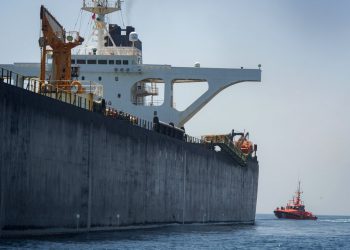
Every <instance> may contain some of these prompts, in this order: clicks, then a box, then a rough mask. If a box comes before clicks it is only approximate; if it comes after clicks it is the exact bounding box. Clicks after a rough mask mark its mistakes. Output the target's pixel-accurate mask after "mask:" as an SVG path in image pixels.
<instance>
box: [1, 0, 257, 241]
mask: <svg viewBox="0 0 350 250" xmlns="http://www.w3.org/2000/svg"><path fill="white" fill-rule="evenodd" d="M121 7H122V6H121V1H119V0H118V1H107V0H91V1H83V7H82V10H84V11H85V12H89V13H90V15H91V20H92V24H93V28H92V35H91V38H88V39H86V40H85V42H84V38H82V37H81V36H80V35H79V33H78V32H66V31H65V29H64V28H63V27H62V25H61V24H60V23H59V22H58V21H57V19H56V18H55V17H54V16H53V15H52V14H51V13H50V12H49V11H48V10H47V9H46V8H45V7H44V6H42V7H41V10H40V20H41V30H42V35H41V37H40V39H39V46H40V48H41V63H14V64H7V65H5V64H3V65H0V74H1V75H0V141H1V144H0V174H1V175H0V237H10V236H14V235H15V236H24V235H43V234H56V233H74V232H85V231H98V230H120V229H124V228H128V229H129V228H133V227H148V226H155V225H164V224H187V223H248V224H252V223H254V220H255V211H256V201H257V189H258V174H259V164H258V160H257V155H256V151H257V146H256V145H254V144H253V143H252V142H251V141H249V138H248V133H237V132H236V131H234V130H232V131H231V132H230V133H228V134H224V135H206V136H202V137H201V138H194V137H191V136H190V135H188V134H186V132H185V128H184V127H185V124H186V122H188V121H189V120H190V119H191V118H192V117H193V116H194V115H195V114H196V113H197V112H198V111H199V110H200V109H201V108H203V107H204V106H205V105H206V104H207V103H208V102H209V101H210V100H211V99H212V98H214V97H215V96H216V95H217V94H218V93H219V92H220V91H222V90H224V89H225V88H227V87H229V86H232V85H234V84H236V83H240V82H245V81H256V82H259V81H260V80H261V70H260V66H259V68H257V69H243V68H239V69H222V68H202V67H200V65H199V64H198V63H196V65H195V66H194V67H172V66H170V65H149V64H143V58H142V42H141V40H140V39H139V37H138V34H137V33H136V32H135V28H134V27H132V26H127V27H121V26H119V25H117V24H109V23H107V21H106V20H107V18H106V17H107V16H108V15H111V14H113V13H115V12H118V11H121ZM73 48H76V53H74V54H72V53H71V50H72V49H73ZM197 82H208V90H207V91H206V92H205V93H204V94H203V95H202V96H201V97H200V98H199V99H197V100H196V101H195V102H194V103H192V104H191V105H190V106H189V107H188V108H187V109H185V110H184V111H178V110H176V109H175V105H174V103H173V86H174V84H176V83H182V84H187V83H197ZM160 84H163V86H164V87H163V88H164V94H163V95H162V96H161V97H162V98H163V99H164V100H162V101H163V102H162V105H158V101H159V96H160V93H159V92H160V91H159V85H160ZM157 97H158V99H157Z"/></svg>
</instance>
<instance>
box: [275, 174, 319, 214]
mask: <svg viewBox="0 0 350 250" xmlns="http://www.w3.org/2000/svg"><path fill="white" fill-rule="evenodd" d="M301 193H302V192H301V191H300V181H299V185H298V190H297V191H296V195H295V196H294V197H293V200H291V201H290V202H289V203H288V204H287V206H286V207H283V206H282V207H277V208H276V209H275V210H274V211H273V212H274V214H275V216H276V217H277V218H279V219H294V220H317V217H316V216H315V215H313V214H312V213H311V212H309V211H306V210H305V205H304V202H303V201H302V200H301Z"/></svg>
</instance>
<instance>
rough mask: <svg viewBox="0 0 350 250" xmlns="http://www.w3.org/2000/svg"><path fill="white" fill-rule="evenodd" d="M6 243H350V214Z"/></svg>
mask: <svg viewBox="0 0 350 250" xmlns="http://www.w3.org/2000/svg"><path fill="white" fill-rule="evenodd" d="M0 249H72V250H75V249H350V216H348V217H345V216H319V219H318V220H317V221H295V220H278V219H275V218H274V216H273V215H257V218H256V224H255V225H251V226H237V225H236V226H232V225H231V226H227V225H226V226H222V225H221V226H218V225H186V226H182V225H178V226H167V227H162V228H157V229H147V230H133V231H122V232H99V233H86V234H79V235H70V236H55V237H45V238H32V239H21V240H19V239H13V240H0Z"/></svg>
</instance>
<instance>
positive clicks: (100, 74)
mask: <svg viewBox="0 0 350 250" xmlns="http://www.w3.org/2000/svg"><path fill="white" fill-rule="evenodd" d="M82 9H83V10H84V11H87V12H91V14H92V19H93V21H94V22H93V25H94V29H93V37H94V39H95V41H97V42H95V44H93V45H92V46H91V45H89V46H88V45H86V46H85V47H84V46H82V48H81V49H80V50H79V52H78V53H77V54H75V55H72V78H73V79H75V80H78V81H93V82H97V83H101V84H102V85H103V92H104V98H105V100H106V103H107V105H108V106H111V107H112V108H114V109H116V110H119V111H123V112H127V113H130V114H132V115H135V116H137V117H140V118H141V119H145V120H150V121H151V120H152V119H153V117H154V116H155V115H157V116H158V117H159V119H160V120H161V121H163V122H167V123H170V122H173V123H174V124H175V125H176V126H179V127H181V126H183V125H184V124H185V123H186V122H188V121H189V120H190V119H191V118H192V117H193V116H194V115H195V114H196V113H197V112H198V111H199V110H201V109H202V108H203V107H204V106H205V105H206V104H207V103H208V102H209V101H210V100H211V99H212V98H214V97H215V96H216V95H217V94H218V93H219V92H220V91H222V90H224V89H225V88H227V87H229V86H232V85H234V84H236V83H240V82H245V81H255V82H259V81H261V70H260V67H259V68H258V69H243V68H240V69H222V68H201V67H200V64H199V63H196V64H195V65H194V67H172V66H170V65H147V64H143V63H142V43H141V41H140V40H139V39H138V34H137V33H135V29H134V28H133V27H131V26H127V27H126V28H125V29H123V28H122V27H120V26H118V25H115V24H108V23H107V22H106V15H108V14H111V13H114V12H117V11H120V10H121V1H120V0H117V1H111V0H109V1H108V0H86V1H83V8H82ZM88 40H89V39H88ZM0 67H4V68H8V69H9V70H12V71H14V72H17V73H19V74H22V75H25V76H38V75H39V68H40V66H39V64H14V65H0ZM48 69H50V67H48ZM46 77H48V78H49V77H50V72H49V71H48V72H47V76H46ZM200 82H208V90H207V91H206V92H205V93H204V94H203V95H202V96H200V97H199V98H198V99H197V100H196V101H195V102H194V103H192V104H191V105H190V106H189V107H188V108H187V109H185V110H184V111H178V110H176V109H175V107H174V102H173V86H174V84H176V83H182V84H188V83H200ZM160 83H163V84H164V96H163V95H162V96H161V98H162V99H163V100H162V104H161V105H159V99H157V97H159V84H160Z"/></svg>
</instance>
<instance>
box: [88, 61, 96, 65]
mask: <svg viewBox="0 0 350 250" xmlns="http://www.w3.org/2000/svg"><path fill="white" fill-rule="evenodd" d="M87 64H96V60H87Z"/></svg>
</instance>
